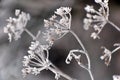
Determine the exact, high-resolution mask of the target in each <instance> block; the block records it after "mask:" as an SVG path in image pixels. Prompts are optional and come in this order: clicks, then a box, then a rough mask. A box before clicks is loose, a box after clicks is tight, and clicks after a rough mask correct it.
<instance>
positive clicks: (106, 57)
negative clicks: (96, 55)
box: [100, 47, 112, 66]
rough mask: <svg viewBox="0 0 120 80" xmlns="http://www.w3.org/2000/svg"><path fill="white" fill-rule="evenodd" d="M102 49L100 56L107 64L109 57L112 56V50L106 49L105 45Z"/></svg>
mask: <svg viewBox="0 0 120 80" xmlns="http://www.w3.org/2000/svg"><path fill="white" fill-rule="evenodd" d="M102 48H103V49H104V52H103V53H104V55H102V56H101V57H100V58H101V59H102V60H105V64H106V65H107V66H108V65H109V63H110V61H111V57H112V52H111V51H110V50H108V49H106V48H105V47H102Z"/></svg>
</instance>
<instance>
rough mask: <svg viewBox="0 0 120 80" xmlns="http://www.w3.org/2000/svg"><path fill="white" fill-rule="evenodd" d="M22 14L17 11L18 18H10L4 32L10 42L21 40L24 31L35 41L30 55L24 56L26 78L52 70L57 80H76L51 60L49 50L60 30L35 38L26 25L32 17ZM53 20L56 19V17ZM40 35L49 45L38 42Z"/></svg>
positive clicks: (39, 32) (44, 33) (23, 70)
mask: <svg viewBox="0 0 120 80" xmlns="http://www.w3.org/2000/svg"><path fill="white" fill-rule="evenodd" d="M62 9H65V10H66V11H67V12H68V11H69V10H70V11H71V8H67V7H65V8H64V7H63V8H62ZM58 11H59V10H57V12H58ZM70 11H69V13H70ZM20 12H21V11H20V10H16V11H15V15H16V16H17V17H18V18H12V17H10V18H9V19H7V21H8V24H7V26H6V27H4V32H5V33H7V34H8V36H9V41H10V42H11V41H12V38H13V39H15V40H18V39H19V38H21V34H22V33H23V32H24V31H25V32H26V33H27V34H28V35H29V36H30V37H32V39H33V41H32V42H31V46H30V47H29V50H28V55H26V56H24V60H23V67H24V68H23V69H22V73H23V76H24V77H25V76H26V75H27V74H29V73H31V74H34V75H38V74H40V72H41V71H43V70H50V71H51V72H53V73H54V74H55V79H56V80H58V79H59V78H60V76H62V77H64V78H66V79H68V80H75V79H73V78H71V77H70V76H68V75H67V74H65V73H63V72H62V71H61V70H59V69H58V68H57V67H56V66H55V65H54V64H52V62H51V61H50V60H49V49H50V48H51V46H52V44H53V41H54V39H53V37H54V35H56V34H55V33H56V32H59V30H58V31H56V32H55V33H53V31H52V29H50V31H49V29H48V28H47V30H46V31H45V32H41V31H38V33H37V35H36V36H34V35H33V34H32V33H31V32H30V31H29V30H28V29H27V28H26V25H27V23H28V21H29V20H30V15H29V14H26V13H25V12H21V13H20ZM65 14H68V13H65ZM52 18H53V19H54V17H52ZM52 18H51V20H52ZM65 18H66V17H65ZM61 22H62V20H61ZM45 25H47V23H45ZM56 25H57V24H56ZM53 29H54V28H53ZM61 29H62V28H61ZM62 33H64V31H63V32H61V34H62ZM39 35H43V37H46V38H45V39H46V43H47V44H43V43H41V42H40V41H38V38H39ZM56 36H57V35H56Z"/></svg>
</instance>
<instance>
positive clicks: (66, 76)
mask: <svg viewBox="0 0 120 80" xmlns="http://www.w3.org/2000/svg"><path fill="white" fill-rule="evenodd" d="M51 65H52V67H53V68H52V67H48V69H49V70H50V71H52V72H53V73H56V70H57V73H59V74H60V75H61V76H62V77H64V78H66V79H68V80H76V79H73V78H71V77H70V76H68V75H67V74H65V73H63V72H62V71H61V70H59V69H58V68H57V67H56V66H55V65H54V64H51Z"/></svg>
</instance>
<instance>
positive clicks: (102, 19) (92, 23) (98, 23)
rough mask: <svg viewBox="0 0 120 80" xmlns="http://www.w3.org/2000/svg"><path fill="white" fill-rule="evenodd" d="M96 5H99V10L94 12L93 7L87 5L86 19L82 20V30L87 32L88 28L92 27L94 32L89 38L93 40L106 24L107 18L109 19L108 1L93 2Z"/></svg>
mask: <svg viewBox="0 0 120 80" xmlns="http://www.w3.org/2000/svg"><path fill="white" fill-rule="evenodd" d="M95 2H96V3H98V4H100V6H101V7H100V9H99V10H95V9H94V7H93V6H90V5H87V6H86V7H85V11H86V12H87V14H86V18H85V19H84V20H83V23H84V29H85V30H88V29H89V27H93V28H94V30H95V31H96V32H95V33H96V34H95V33H93V34H92V35H91V36H92V37H93V39H96V38H98V35H99V34H100V32H101V31H102V29H103V28H104V26H105V25H106V23H108V17H109V6H108V0H104V1H102V0H95Z"/></svg>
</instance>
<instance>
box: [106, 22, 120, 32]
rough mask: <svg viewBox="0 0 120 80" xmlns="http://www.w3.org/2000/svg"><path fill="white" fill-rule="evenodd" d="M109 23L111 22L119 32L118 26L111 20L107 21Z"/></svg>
mask: <svg viewBox="0 0 120 80" xmlns="http://www.w3.org/2000/svg"><path fill="white" fill-rule="evenodd" d="M107 22H108V23H109V24H111V25H112V26H113V27H114V28H115V29H117V30H118V31H119V32H120V28H119V27H118V26H117V25H115V24H114V23H113V22H111V21H110V20H108V21H107Z"/></svg>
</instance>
